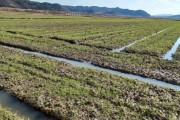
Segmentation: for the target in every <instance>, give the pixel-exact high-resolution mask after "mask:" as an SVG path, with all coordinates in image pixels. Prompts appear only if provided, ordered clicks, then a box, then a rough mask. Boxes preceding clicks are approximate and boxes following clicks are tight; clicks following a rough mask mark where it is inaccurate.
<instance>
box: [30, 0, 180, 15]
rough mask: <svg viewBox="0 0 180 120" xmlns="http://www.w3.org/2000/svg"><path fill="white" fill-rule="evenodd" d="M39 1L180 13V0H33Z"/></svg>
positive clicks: (154, 13) (154, 12)
mask: <svg viewBox="0 0 180 120" xmlns="http://www.w3.org/2000/svg"><path fill="white" fill-rule="evenodd" d="M33 1H38V2H51V3H59V4H62V5H73V6H77V5H82V6H101V7H120V8H128V9H132V10H138V9H142V10H145V11H147V12H148V13H150V14H151V15H156V14H180V0H33Z"/></svg>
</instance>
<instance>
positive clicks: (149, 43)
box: [125, 23, 180, 57]
mask: <svg viewBox="0 0 180 120" xmlns="http://www.w3.org/2000/svg"><path fill="white" fill-rule="evenodd" d="M177 24H178V23H175V25H174V27H171V28H168V29H167V30H166V31H165V32H163V33H161V34H158V35H156V36H153V37H150V38H148V39H146V40H144V41H141V42H139V43H137V44H135V45H133V46H131V47H129V48H126V50H125V51H126V52H129V53H130V52H132V53H140V54H148V55H153V56H160V57H161V56H163V55H164V54H165V53H166V52H167V51H168V50H170V49H171V47H172V46H173V44H174V43H175V42H176V41H177V39H178V38H179V35H180V26H178V25H177Z"/></svg>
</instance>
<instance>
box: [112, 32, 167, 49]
mask: <svg viewBox="0 0 180 120" xmlns="http://www.w3.org/2000/svg"><path fill="white" fill-rule="evenodd" d="M166 29H167V28H166ZM166 29H164V30H161V31H159V32H157V33H153V34H152V35H149V36H146V37H143V38H141V39H139V40H136V41H134V42H132V43H130V44H128V45H126V46H124V47H120V48H117V49H114V50H112V52H122V51H123V50H124V49H126V48H128V47H130V46H132V45H134V44H136V43H138V42H141V41H144V40H146V39H148V38H150V37H153V36H155V35H158V34H160V33H162V32H164V31H165V30H166Z"/></svg>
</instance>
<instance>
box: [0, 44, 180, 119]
mask: <svg viewBox="0 0 180 120" xmlns="http://www.w3.org/2000/svg"><path fill="white" fill-rule="evenodd" d="M0 55H1V59H0V63H1V64H0V67H1V72H0V77H1V81H0V86H1V88H4V89H5V90H7V91H11V92H12V93H13V94H15V95H16V96H18V97H19V98H20V99H21V100H23V101H26V102H27V103H29V104H32V105H35V107H37V108H40V109H41V110H42V111H44V112H46V113H47V114H52V115H54V116H56V117H57V118H63V119H65V118H70V119H95V118H97V119H105V118H109V119H110V118H112V119H122V118H127V119H130V118H134V119H135V118H139V119H154V118H158V119H164V118H175V119H176V118H178V117H179V112H178V111H179V110H178V105H179V103H180V101H179V100H180V93H179V92H177V91H174V90H171V89H165V88H162V87H157V86H154V85H149V84H146V83H142V82H138V81H134V80H131V79H127V78H122V77H118V76H115V75H111V74H107V73H106V72H100V71H97V70H91V69H85V68H81V67H80V68H77V67H73V66H71V65H69V64H66V63H64V62H57V61H54V60H51V59H44V58H41V57H37V56H35V55H23V53H21V52H18V51H14V50H9V49H7V48H3V47H1V52H0ZM27 87H28V88H29V89H26V88H27ZM172 99H173V100H172ZM160 106H161V107H160Z"/></svg>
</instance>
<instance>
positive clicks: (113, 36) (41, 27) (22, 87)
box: [0, 12, 180, 120]
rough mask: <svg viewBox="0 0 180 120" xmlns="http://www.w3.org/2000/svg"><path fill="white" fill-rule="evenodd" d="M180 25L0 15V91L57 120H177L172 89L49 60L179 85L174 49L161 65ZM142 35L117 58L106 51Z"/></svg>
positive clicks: (179, 96) (179, 113) (177, 100)
mask: <svg viewBox="0 0 180 120" xmlns="http://www.w3.org/2000/svg"><path fill="white" fill-rule="evenodd" d="M12 16H13V17H12ZM178 24H180V21H174V20H163V19H144V18H110V17H97V16H91V17H82V16H61V15H50V14H34V13H31V14H30V13H25V12H24V13H21V12H20V13H18V12H0V25H1V26H0V89H2V90H4V91H7V92H10V93H12V94H13V95H15V96H17V98H18V99H20V100H22V101H24V102H26V103H28V104H30V105H31V106H33V107H35V108H37V109H38V110H40V111H43V112H44V113H46V114H47V115H50V116H54V117H56V118H58V119H75V120H76V119H77V120H79V119H165V120H170V119H172V120H177V119H180V110H179V104H180V92H179V91H178V90H177V91H176V90H173V89H170V88H165V87H160V86H156V85H152V84H147V83H144V82H140V81H138V80H136V79H129V78H124V77H121V76H116V75H113V74H110V73H107V72H103V71H100V70H95V69H88V68H84V67H74V66H72V65H70V64H68V63H66V62H60V61H56V60H53V59H50V58H51V57H59V58H65V59H67V60H71V61H80V62H84V63H88V64H90V65H95V66H97V67H101V68H104V69H108V70H114V71H116V72H122V73H125V74H127V73H128V74H133V75H137V76H140V77H144V78H149V79H151V78H152V79H156V80H157V81H158V82H159V81H163V82H165V83H170V84H171V85H172V84H173V85H177V86H179V85H180V60H179V59H178V56H179V54H180V47H179V49H178V50H177V51H176V53H175V54H174V56H173V57H174V58H175V59H173V60H170V61H169V60H164V59H162V56H163V55H164V54H165V53H166V52H167V51H168V50H170V49H171V47H172V46H173V44H174V43H175V42H176V41H177V38H178V37H179V35H180V25H178ZM159 31H162V32H160V33H159V34H156V33H158V32H159ZM152 34H154V36H151V35H152ZM147 36H151V37H149V38H147V39H144V40H143V41H139V42H137V43H136V44H134V45H132V46H130V47H128V48H126V49H125V50H124V51H122V52H112V50H113V49H115V48H121V47H124V46H127V45H129V44H130V43H132V42H135V41H137V40H140V39H142V38H144V37H147ZM8 47H11V48H13V49H10V48H8ZM18 49H21V50H27V51H31V52H36V53H43V54H45V55H49V56H51V57H50V58H44V57H40V56H38V55H33V54H24V53H23V52H22V51H19V50H18ZM27 88H28V89H27ZM0 109H1V108H0ZM0 114H1V113H0Z"/></svg>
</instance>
